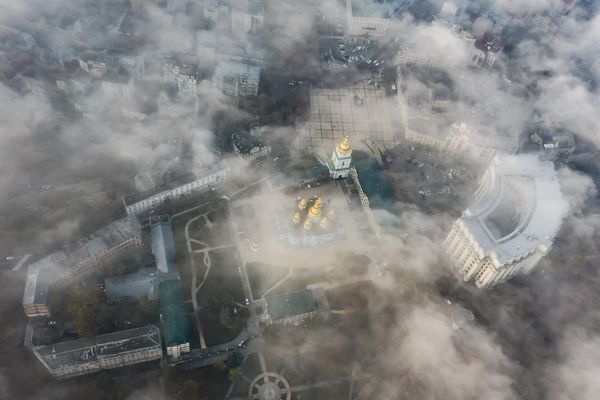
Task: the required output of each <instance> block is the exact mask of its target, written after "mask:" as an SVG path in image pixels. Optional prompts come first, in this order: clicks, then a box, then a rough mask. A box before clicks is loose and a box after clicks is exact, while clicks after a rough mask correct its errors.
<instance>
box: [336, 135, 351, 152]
mask: <svg viewBox="0 0 600 400" xmlns="http://www.w3.org/2000/svg"><path fill="white" fill-rule="evenodd" d="M337 148H338V151H339V152H340V153H350V152H352V146H350V138H349V137H348V135H344V138H343V139H342V141H341V142H340V144H338V147H337Z"/></svg>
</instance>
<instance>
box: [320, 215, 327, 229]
mask: <svg viewBox="0 0 600 400" xmlns="http://www.w3.org/2000/svg"><path fill="white" fill-rule="evenodd" d="M328 226H329V220H328V219H327V217H323V218H322V219H321V228H323V229H325V228H327V227H328Z"/></svg>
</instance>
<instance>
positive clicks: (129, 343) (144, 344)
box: [35, 325, 161, 369]
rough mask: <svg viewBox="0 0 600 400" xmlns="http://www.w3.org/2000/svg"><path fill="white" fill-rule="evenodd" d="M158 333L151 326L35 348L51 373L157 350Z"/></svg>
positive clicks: (156, 329) (159, 343)
mask: <svg viewBox="0 0 600 400" xmlns="http://www.w3.org/2000/svg"><path fill="white" fill-rule="evenodd" d="M160 346H161V342H160V330H159V329H158V327H156V326H154V325H148V326H144V327H141V328H134V329H127V330H123V331H117V332H112V333H108V334H105V335H99V336H95V337H89V338H82V339H77V340H70V341H66V342H60V343H55V344H51V345H47V346H39V347H36V348H35V350H36V352H37V353H38V354H39V355H40V356H42V357H43V358H44V361H45V362H46V364H48V366H49V367H50V368H51V369H55V368H59V367H61V366H66V365H74V364H82V363H86V362H90V361H95V360H98V359H102V358H104V357H108V356H113V355H115V354H120V353H128V352H131V351H136V350H142V349H145V348H153V347H158V348H160Z"/></svg>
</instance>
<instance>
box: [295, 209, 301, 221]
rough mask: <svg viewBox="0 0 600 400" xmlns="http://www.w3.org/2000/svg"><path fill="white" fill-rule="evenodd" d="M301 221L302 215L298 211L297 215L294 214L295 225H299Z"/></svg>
mask: <svg viewBox="0 0 600 400" xmlns="http://www.w3.org/2000/svg"><path fill="white" fill-rule="evenodd" d="M301 220H302V216H301V215H300V213H299V212H298V211H296V213H295V214H294V223H295V224H299V223H300V221H301Z"/></svg>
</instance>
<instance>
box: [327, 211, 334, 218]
mask: <svg viewBox="0 0 600 400" xmlns="http://www.w3.org/2000/svg"><path fill="white" fill-rule="evenodd" d="M327 218H329V219H335V210H334V209H333V208H330V209H329V211H327Z"/></svg>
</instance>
